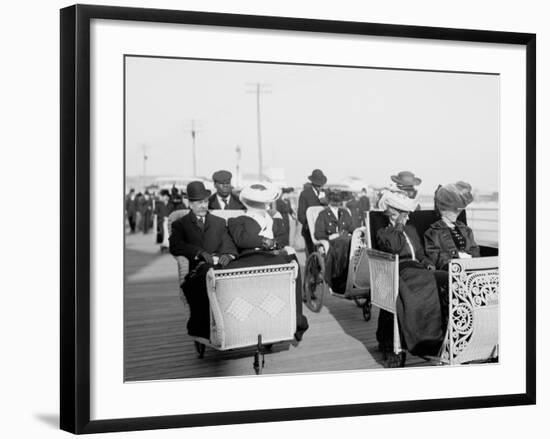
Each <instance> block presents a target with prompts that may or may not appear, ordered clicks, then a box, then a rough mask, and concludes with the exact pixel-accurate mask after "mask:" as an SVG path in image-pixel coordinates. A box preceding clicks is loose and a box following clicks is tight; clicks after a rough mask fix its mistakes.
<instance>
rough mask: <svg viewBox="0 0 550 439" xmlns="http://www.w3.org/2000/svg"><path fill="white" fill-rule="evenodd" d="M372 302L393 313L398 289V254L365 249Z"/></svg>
mask: <svg viewBox="0 0 550 439" xmlns="http://www.w3.org/2000/svg"><path fill="white" fill-rule="evenodd" d="M367 255H368V260H369V269H370V285H371V301H372V304H373V305H375V306H378V307H379V308H382V309H385V310H386V311H389V312H392V313H395V299H396V297H397V293H398V290H399V256H398V255H392V254H391V253H386V252H382V251H379V250H373V249H367Z"/></svg>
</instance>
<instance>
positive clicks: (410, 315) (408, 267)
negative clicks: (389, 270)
mask: <svg viewBox="0 0 550 439" xmlns="http://www.w3.org/2000/svg"><path fill="white" fill-rule="evenodd" d="M445 280H446V273H445V272H438V271H429V270H427V269H425V268H424V267H423V266H422V265H421V264H419V263H418V262H416V261H403V262H402V263H400V264H399V295H398V297H397V302H396V309H397V319H398V322H399V328H400V337H401V343H402V346H403V347H404V348H405V349H407V350H408V351H409V352H410V353H411V354H413V355H437V354H438V352H439V349H440V347H441V343H442V341H443V337H444V335H445V330H444V328H445V326H446V322H445V320H446V317H445V314H446V311H445V310H446V305H447V304H448V300H446V299H445V297H447V294H448V287H447V286H446V282H445ZM376 338H377V340H378V342H379V344H380V347H381V348H382V350H385V351H391V350H392V349H393V315H392V314H391V313H389V312H387V311H384V310H380V316H379V318H378V329H377V332H376Z"/></svg>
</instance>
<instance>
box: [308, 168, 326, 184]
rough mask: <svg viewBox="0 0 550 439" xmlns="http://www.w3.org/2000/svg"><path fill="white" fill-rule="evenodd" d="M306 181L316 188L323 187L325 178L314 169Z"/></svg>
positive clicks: (320, 172)
mask: <svg viewBox="0 0 550 439" xmlns="http://www.w3.org/2000/svg"><path fill="white" fill-rule="evenodd" d="M308 179H309V181H311V182H312V183H313V184H316V185H317V186H323V185H324V184H325V183H326V182H327V177H326V176H325V174H323V171H321V170H320V169H314V170H313V172H312V173H311V175H310V176H309V177H308Z"/></svg>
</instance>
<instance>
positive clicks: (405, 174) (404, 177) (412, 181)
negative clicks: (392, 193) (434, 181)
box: [391, 171, 422, 210]
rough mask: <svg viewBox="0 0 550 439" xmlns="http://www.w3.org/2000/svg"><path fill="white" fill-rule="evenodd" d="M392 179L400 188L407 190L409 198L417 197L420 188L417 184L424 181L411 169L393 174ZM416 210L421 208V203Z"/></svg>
mask: <svg viewBox="0 0 550 439" xmlns="http://www.w3.org/2000/svg"><path fill="white" fill-rule="evenodd" d="M391 179H392V181H393V182H394V183H395V185H396V186H397V188H398V189H400V190H402V191H403V192H405V193H406V194H407V195H408V197H409V198H412V199H415V198H416V196H417V195H418V190H417V189H416V188H415V186H418V185H419V184H420V183H422V180H421V179H420V178H418V177H416V176H415V175H414V174H413V173H412V172H410V171H400V172H399V173H398V174H397V175H392V176H391ZM415 210H420V204H417V206H416V209H415Z"/></svg>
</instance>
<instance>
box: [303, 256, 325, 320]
mask: <svg viewBox="0 0 550 439" xmlns="http://www.w3.org/2000/svg"><path fill="white" fill-rule="evenodd" d="M324 275H325V261H324V260H323V257H322V256H321V255H320V254H319V253H317V252H315V253H312V254H310V255H309V256H308V258H307V260H306V269H305V273H304V289H303V294H304V301H305V304H306V306H307V307H308V308H309V309H310V310H311V311H313V312H319V311H320V310H321V308H322V306H323V300H324V296H325V291H326V290H327V284H326V282H325V277H324Z"/></svg>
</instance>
